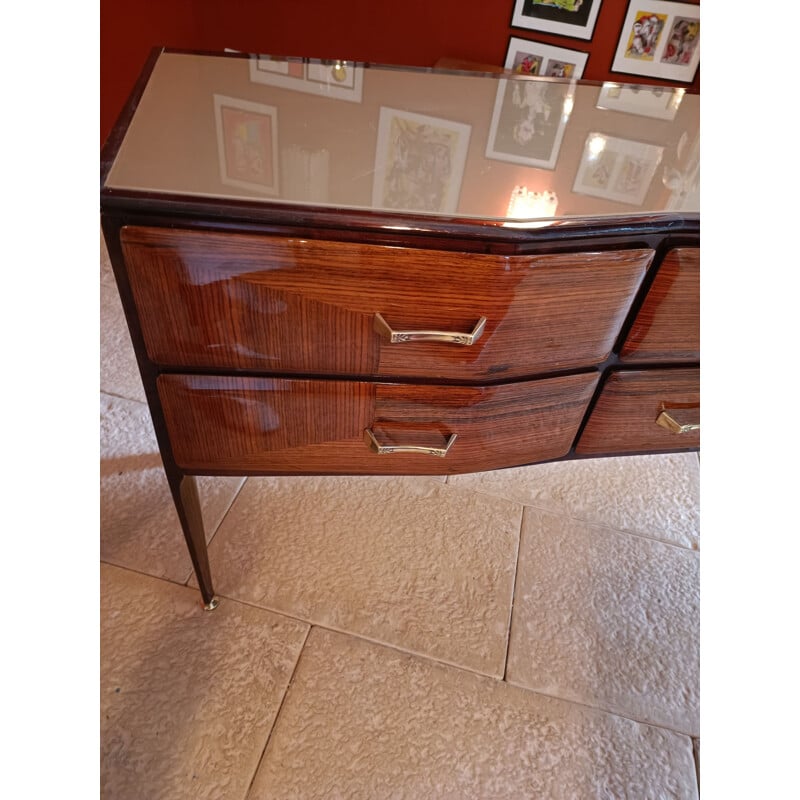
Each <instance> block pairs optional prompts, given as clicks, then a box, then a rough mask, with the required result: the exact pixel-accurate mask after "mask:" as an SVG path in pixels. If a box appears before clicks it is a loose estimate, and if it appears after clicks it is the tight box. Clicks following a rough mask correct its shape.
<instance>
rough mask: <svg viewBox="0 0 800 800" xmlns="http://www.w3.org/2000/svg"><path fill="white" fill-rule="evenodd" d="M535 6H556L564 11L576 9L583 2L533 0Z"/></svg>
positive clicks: (572, 0) (579, 0)
mask: <svg viewBox="0 0 800 800" xmlns="http://www.w3.org/2000/svg"><path fill="white" fill-rule="evenodd" d="M533 4H534V5H536V6H556V8H562V9H564V11H577V10H578V9H579V8H580V7H581V5H582V4H583V0H533Z"/></svg>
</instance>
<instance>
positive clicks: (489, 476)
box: [448, 453, 700, 549]
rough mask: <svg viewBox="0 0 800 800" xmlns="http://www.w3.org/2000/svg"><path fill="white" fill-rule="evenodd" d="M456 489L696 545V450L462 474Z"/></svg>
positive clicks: (452, 481) (452, 482)
mask: <svg viewBox="0 0 800 800" xmlns="http://www.w3.org/2000/svg"><path fill="white" fill-rule="evenodd" d="M448 483H449V484H450V485H452V486H460V487H463V488H465V489H473V490H475V491H479V492H486V493H488V494H492V495H496V496H498V497H506V498H508V499H509V500H514V501H516V502H517V503H522V504H523V505H529V506H535V507H536V508H540V509H544V510H545V511H553V512H555V513H563V514H569V515H570V516H572V517H575V518H576V519H582V520H585V521H587V522H593V523H596V524H598V525H607V526H608V527H611V528H616V529H618V530H623V531H628V532H631V533H639V534H643V535H645V536H650V537H653V538H655V539H661V540H663V541H666V542H672V543H673V544H677V545H680V546H682V547H690V548H693V549H697V548H698V547H699V537H700V508H699V505H700V499H699V495H700V487H699V484H700V465H699V461H698V458H697V454H696V453H673V454H670V455H649V456H625V457H619V458H592V459H585V460H584V459H581V460H576V461H564V462H559V463H555V464H539V465H534V466H532V467H519V468H516V469H509V470H500V471H495V472H484V473H478V474H475V475H456V476H451V477H450V478H449V479H448Z"/></svg>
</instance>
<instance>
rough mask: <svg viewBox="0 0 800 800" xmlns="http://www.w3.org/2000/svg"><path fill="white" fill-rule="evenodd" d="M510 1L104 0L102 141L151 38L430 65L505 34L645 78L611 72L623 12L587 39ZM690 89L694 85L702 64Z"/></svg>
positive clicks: (481, 50)
mask: <svg viewBox="0 0 800 800" xmlns="http://www.w3.org/2000/svg"><path fill="white" fill-rule="evenodd" d="M513 6H514V0H494V2H487V0H402V2H396V3H379V2H376V0H349V2H347V3H343V2H340V3H337V2H332V0H139V2H131V0H101V3H100V94H101V103H100V141H101V142H103V141H105V139H106V137H107V136H108V133H109V131H110V130H111V126H112V125H113V123H114V120H115V119H116V118H117V115H118V114H119V112H120V111H121V110H122V106H123V105H124V103H125V100H126V99H127V96H128V94H129V93H130V91H131V89H132V88H133V84H134V83H135V81H136V78H137V76H138V75H139V71H140V70H141V68H142V66H143V64H144V62H145V60H146V59H147V56H148V54H149V53H150V50H151V48H152V47H154V46H158V45H165V46H167V47H176V48H186V49H197V50H223V49H224V48H225V47H231V48H234V49H235V50H242V51H245V52H249V53H269V54H271V55H285V56H308V57H313V58H342V59H348V60H353V61H373V62H378V63H384V64H409V65H414V66H432V65H433V64H434V63H435V62H436V61H437V60H438V59H439V58H442V57H451V58H458V59H464V60H467V61H474V62H478V63H483V64H496V65H498V66H501V65H502V64H503V61H504V60H505V55H506V49H507V48H508V40H509V37H511V36H518V37H520V38H522V39H535V40H537V41H542V42H547V43H549V44H553V45H557V46H560V47H568V48H571V49H575V50H584V51H586V52H588V53H589V59H588V61H587V62H586V68H585V70H584V73H583V77H584V78H586V79H588V80H597V81H603V80H624V81H628V82H637V81H638V82H649V83H653V82H656V81H652V80H651V79H645V78H637V77H635V76H630V75H625V76H623V75H616V74H612V73H611V72H610V71H609V68H610V66H611V62H612V60H613V57H614V51H615V50H616V46H617V39H618V37H619V33H620V29H621V28H622V23H623V20H624V18H625V14H626V12H627V6H628V4H627V2H626V1H625V0H603V3H602V5H601V6H600V13H599V15H598V18H597V24H596V26H595V30H594V35H593V37H592V40H591V41H590V42H587V41H584V40H580V39H568V38H565V37H563V36H548V35H546V34H543V33H539V32H538V31H531V30H521V29H516V28H511V26H510V22H511V14H512V10H513ZM687 88H689V91H692V92H699V91H700V71H699V70H698V73H697V77H696V79H695V81H694V83H693V84H692V85H691V86H690V87H687Z"/></svg>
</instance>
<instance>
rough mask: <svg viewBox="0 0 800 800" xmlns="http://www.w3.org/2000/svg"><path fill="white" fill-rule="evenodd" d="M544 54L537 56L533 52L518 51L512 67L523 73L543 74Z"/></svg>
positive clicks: (515, 70)
mask: <svg viewBox="0 0 800 800" xmlns="http://www.w3.org/2000/svg"><path fill="white" fill-rule="evenodd" d="M543 61H544V59H543V58H542V56H535V55H533V54H532V53H517V55H516V56H515V58H514V64H513V66H512V67H511V69H512V70H513V71H514V72H518V73H520V74H521V75H541V74H542V62H543Z"/></svg>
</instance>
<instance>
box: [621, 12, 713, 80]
mask: <svg viewBox="0 0 800 800" xmlns="http://www.w3.org/2000/svg"><path fill="white" fill-rule="evenodd" d="M699 63H700V6H697V5H691V4H689V3H672V2H665V0H633V1H632V2H631V4H630V6H629V7H628V14H627V16H626V17H625V22H624V24H623V26H622V32H621V34H620V38H619V42H618V43H617V52H616V54H615V56H614V63H613V64H612V65H611V69H612V71H613V72H623V73H629V74H631V75H646V76H649V77H653V78H660V79H663V80H671V81H683V82H686V83H691V82H692V81H693V80H694V76H695V73H696V72H697V66H698V64H699Z"/></svg>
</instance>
